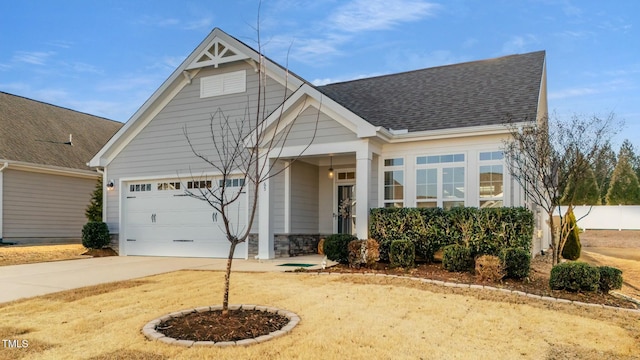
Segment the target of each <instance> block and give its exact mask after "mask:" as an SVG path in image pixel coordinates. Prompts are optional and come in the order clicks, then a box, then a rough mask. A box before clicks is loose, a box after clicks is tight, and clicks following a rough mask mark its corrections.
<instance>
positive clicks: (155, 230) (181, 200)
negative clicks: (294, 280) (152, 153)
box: [123, 180, 247, 258]
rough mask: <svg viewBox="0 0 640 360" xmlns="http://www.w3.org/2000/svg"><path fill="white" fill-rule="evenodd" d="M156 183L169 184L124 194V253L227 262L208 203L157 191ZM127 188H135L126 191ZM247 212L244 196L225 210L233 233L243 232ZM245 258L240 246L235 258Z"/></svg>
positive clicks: (220, 227) (217, 219)
mask: <svg viewBox="0 0 640 360" xmlns="http://www.w3.org/2000/svg"><path fill="white" fill-rule="evenodd" d="M159 181H164V182H167V181H171V180H157V181H150V182H149V181H147V182H142V183H141V186H140V187H139V188H146V189H149V188H150V189H151V190H147V191H145V192H131V193H129V194H127V197H126V199H125V204H124V209H123V214H124V220H125V228H124V233H125V247H126V249H125V253H126V254H127V255H152V256H190V257H224V258H226V257H227V255H228V252H229V246H230V244H229V242H228V241H227V239H226V235H225V230H224V222H223V219H222V215H221V214H218V213H217V212H216V211H215V210H214V209H213V208H212V207H211V206H210V205H209V204H208V203H207V202H205V201H201V200H198V199H194V198H192V197H189V196H184V193H183V192H181V191H160V190H158V191H156V189H159V187H158V188H156V182H159ZM145 183H147V184H149V183H150V184H151V185H150V186H146V185H144V184H145ZM214 183H216V182H214ZM130 184H137V183H130ZM130 188H132V189H133V188H134V187H130V186H127V187H126V188H125V189H127V190H128V189H130ZM246 208H247V206H246V195H245V194H243V195H241V197H240V198H239V199H238V201H237V202H236V203H234V204H233V205H232V206H231V207H230V208H229V209H228V210H229V211H228V213H229V214H230V217H231V218H232V219H231V222H232V226H233V228H234V229H245V228H246V225H245V224H246V223H247V218H246ZM246 254H247V247H246V244H245V243H243V244H239V245H238V246H237V247H236V251H235V252H234V257H240V258H244V257H246Z"/></svg>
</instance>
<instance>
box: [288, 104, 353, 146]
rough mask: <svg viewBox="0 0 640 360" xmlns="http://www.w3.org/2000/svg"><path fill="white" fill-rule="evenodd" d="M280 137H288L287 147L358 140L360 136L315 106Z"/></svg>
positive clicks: (305, 112) (298, 117)
mask: <svg viewBox="0 0 640 360" xmlns="http://www.w3.org/2000/svg"><path fill="white" fill-rule="evenodd" d="M278 137H286V143H285V145H286V146H297V145H307V144H309V143H312V144H327V143H337V142H345V141H353V140H357V139H358V136H357V135H356V134H355V133H354V132H353V131H351V130H350V129H348V128H347V127H345V126H343V125H342V124H340V123H339V122H337V121H336V120H334V119H332V118H331V117H330V116H329V115H327V114H326V113H325V112H322V111H320V110H319V109H318V108H317V107H315V106H309V107H307V108H306V109H305V110H304V111H302V112H301V113H300V114H299V115H298V116H297V117H296V119H295V120H294V121H293V122H292V123H291V125H290V126H289V127H287V128H285V129H283V130H282V131H281V132H280V133H279V135H278Z"/></svg>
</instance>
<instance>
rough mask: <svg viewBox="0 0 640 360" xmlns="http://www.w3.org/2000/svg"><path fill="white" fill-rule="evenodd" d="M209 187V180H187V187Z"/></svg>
mask: <svg viewBox="0 0 640 360" xmlns="http://www.w3.org/2000/svg"><path fill="white" fill-rule="evenodd" d="M207 188H211V180H200V181H188V182H187V189H207Z"/></svg>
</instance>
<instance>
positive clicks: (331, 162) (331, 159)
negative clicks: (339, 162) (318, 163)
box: [329, 156, 333, 179]
mask: <svg viewBox="0 0 640 360" xmlns="http://www.w3.org/2000/svg"><path fill="white" fill-rule="evenodd" d="M329 162H330V165H329V179H333V156H329Z"/></svg>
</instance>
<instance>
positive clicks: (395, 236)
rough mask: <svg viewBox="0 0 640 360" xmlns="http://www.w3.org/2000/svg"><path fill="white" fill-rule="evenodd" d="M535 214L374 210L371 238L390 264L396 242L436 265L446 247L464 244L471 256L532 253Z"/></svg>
mask: <svg viewBox="0 0 640 360" xmlns="http://www.w3.org/2000/svg"><path fill="white" fill-rule="evenodd" d="M533 228H534V221H533V214H532V213H531V211H529V210H528V209H526V208H522V207H519V208H508V207H503V208H486V209H478V208H474V207H456V208H452V209H450V210H443V209H440V208H377V209H371V212H370V223H369V234H370V236H371V237H372V238H374V239H376V240H377V241H378V242H379V243H380V260H382V261H389V248H390V245H391V242H392V241H394V240H408V241H411V242H413V243H414V245H415V249H416V257H417V258H420V259H423V260H426V261H433V254H435V252H436V251H438V250H440V249H441V248H443V247H444V246H446V245H451V244H465V245H466V246H467V247H468V248H469V250H470V252H471V256H472V257H475V256H477V255H484V254H487V255H499V253H500V251H501V250H502V249H504V248H508V247H515V248H521V249H523V250H526V251H527V252H529V251H530V249H531V239H532V237H533Z"/></svg>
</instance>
